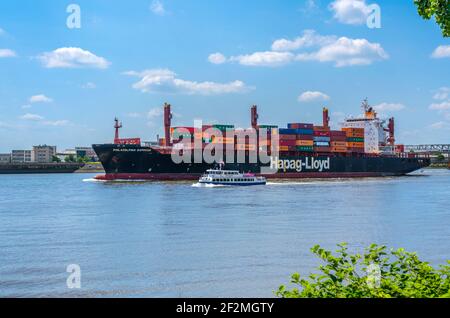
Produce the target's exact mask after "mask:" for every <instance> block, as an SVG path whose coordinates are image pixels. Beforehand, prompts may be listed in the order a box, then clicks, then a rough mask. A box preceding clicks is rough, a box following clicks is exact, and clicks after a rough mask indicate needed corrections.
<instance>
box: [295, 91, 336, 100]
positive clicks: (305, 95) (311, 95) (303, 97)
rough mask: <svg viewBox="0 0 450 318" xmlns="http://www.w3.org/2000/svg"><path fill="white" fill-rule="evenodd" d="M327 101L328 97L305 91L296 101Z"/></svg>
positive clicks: (320, 93) (319, 93)
mask: <svg viewBox="0 0 450 318" xmlns="http://www.w3.org/2000/svg"><path fill="white" fill-rule="evenodd" d="M327 100H330V96H328V95H326V94H324V93H322V92H312V91H307V92H303V93H302V94H301V95H300V96H299V97H298V101H299V102H301V103H309V102H319V101H327Z"/></svg>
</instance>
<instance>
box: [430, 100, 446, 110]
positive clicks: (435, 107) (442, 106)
mask: <svg viewBox="0 0 450 318" xmlns="http://www.w3.org/2000/svg"><path fill="white" fill-rule="evenodd" d="M429 108H430V109H431V110H450V101H445V102H442V103H433V104H431V105H430V107H429Z"/></svg>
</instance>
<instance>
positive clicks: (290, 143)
mask: <svg viewBox="0 0 450 318" xmlns="http://www.w3.org/2000/svg"><path fill="white" fill-rule="evenodd" d="M296 143H297V141H296V140H280V146H296Z"/></svg>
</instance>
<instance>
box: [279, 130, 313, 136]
mask: <svg viewBox="0 0 450 318" xmlns="http://www.w3.org/2000/svg"><path fill="white" fill-rule="evenodd" d="M279 132H280V135H313V134H314V131H313V130H312V129H290V128H288V129H286V128H280V129H279Z"/></svg>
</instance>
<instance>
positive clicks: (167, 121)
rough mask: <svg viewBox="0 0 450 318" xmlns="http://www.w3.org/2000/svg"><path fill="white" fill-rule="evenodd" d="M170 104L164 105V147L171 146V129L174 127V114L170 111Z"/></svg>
mask: <svg viewBox="0 0 450 318" xmlns="http://www.w3.org/2000/svg"><path fill="white" fill-rule="evenodd" d="M170 107H171V106H170V104H168V103H164V137H165V139H164V145H165V146H166V147H169V146H170V127H171V125H172V112H171V111H170Z"/></svg>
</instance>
